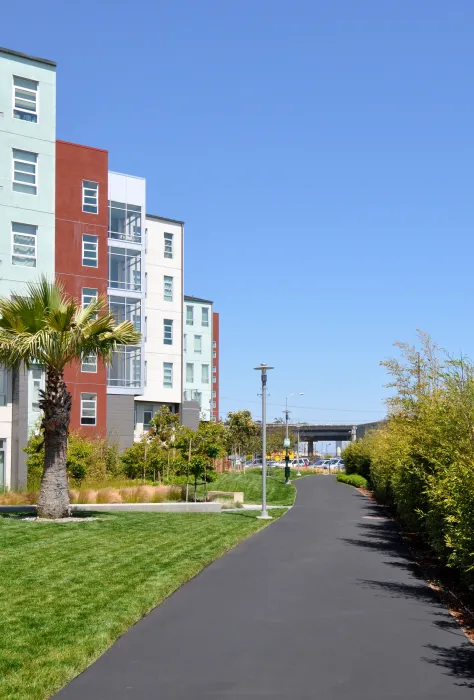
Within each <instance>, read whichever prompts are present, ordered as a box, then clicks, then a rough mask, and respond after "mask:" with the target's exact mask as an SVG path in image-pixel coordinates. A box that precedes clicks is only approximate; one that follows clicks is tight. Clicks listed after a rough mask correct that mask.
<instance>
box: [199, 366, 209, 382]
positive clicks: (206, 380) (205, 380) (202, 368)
mask: <svg viewBox="0 0 474 700" xmlns="http://www.w3.org/2000/svg"><path fill="white" fill-rule="evenodd" d="M204 369H206V370H207V377H206V379H205V378H204ZM209 378H210V372H209V363H207V362H204V363H203V364H202V365H201V384H210V381H209Z"/></svg>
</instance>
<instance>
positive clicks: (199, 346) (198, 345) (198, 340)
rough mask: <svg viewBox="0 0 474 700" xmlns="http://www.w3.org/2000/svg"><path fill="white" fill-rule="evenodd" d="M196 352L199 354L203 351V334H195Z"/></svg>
mask: <svg viewBox="0 0 474 700" xmlns="http://www.w3.org/2000/svg"><path fill="white" fill-rule="evenodd" d="M194 352H197V353H199V354H200V353H201V352H202V335H195V336H194Z"/></svg>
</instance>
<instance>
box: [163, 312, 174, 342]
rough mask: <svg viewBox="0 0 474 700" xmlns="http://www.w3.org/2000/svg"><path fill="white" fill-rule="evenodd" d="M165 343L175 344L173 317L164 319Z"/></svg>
mask: <svg viewBox="0 0 474 700" xmlns="http://www.w3.org/2000/svg"><path fill="white" fill-rule="evenodd" d="M163 345H173V319H172V318H164V319H163Z"/></svg>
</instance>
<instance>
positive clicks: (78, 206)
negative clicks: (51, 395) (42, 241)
mask: <svg viewBox="0 0 474 700" xmlns="http://www.w3.org/2000/svg"><path fill="white" fill-rule="evenodd" d="M84 180H87V181H90V182H92V183H97V185H98V212H97V213H96V214H95V213H90V212H87V211H83V181H84ZM84 235H89V236H97V244H98V246H97V266H96V267H88V266H84V265H83V236H84ZM107 236H108V152H107V151H103V150H100V149H98V148H91V147H89V146H80V145H78V144H75V143H67V142H66V141H57V142H56V246H55V248H56V252H55V258H56V259H55V265H56V277H57V278H58V279H59V280H61V281H62V282H63V284H64V286H65V288H66V291H67V292H68V293H69V294H71V295H72V296H74V297H75V298H76V299H77V300H78V301H79V302H81V301H82V290H83V289H84V288H89V289H97V290H98V294H99V296H104V297H107V280H108V249H107ZM65 379H66V382H67V385H68V389H69V391H70V392H71V394H72V411H71V429H73V430H77V429H80V430H81V432H83V433H84V434H85V435H87V436H89V437H92V436H96V435H100V436H105V434H106V424H107V415H106V406H107V374H106V368H105V366H104V364H103V363H99V364H98V366H97V372H96V373H90V372H82V371H81V365H80V364H79V363H76V364H75V365H74V366H70V367H68V368H67V369H66V372H65ZM81 393H92V394H97V421H96V425H95V426H92V425H87V426H85V425H81V416H80V413H81Z"/></svg>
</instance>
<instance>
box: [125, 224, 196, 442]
mask: <svg viewBox="0 0 474 700" xmlns="http://www.w3.org/2000/svg"><path fill="white" fill-rule="evenodd" d="M183 230H184V226H183V225H182V224H181V223H179V222H174V221H169V220H166V219H161V218H160V217H155V216H147V218H146V271H147V276H146V298H145V317H146V322H145V325H144V330H145V362H146V371H145V375H146V382H145V388H144V393H143V394H142V395H141V396H137V397H136V399H135V404H136V435H139V434H141V432H142V430H143V410H144V409H145V410H150V409H151V408H152V407H153V410H156V409H157V408H158V404H163V403H165V404H170V405H171V404H174V405H175V406H178V405H179V404H181V395H182V381H181V377H182V375H181V372H182V349H183V348H182V337H183V319H182V313H183V236H184V233H183ZM165 233H171V234H173V257H172V258H171V259H170V258H165V235H164V234H165ZM165 276H168V277H172V278H173V283H172V284H173V300H172V301H167V300H165V298H164V277H165ZM164 319H169V320H172V321H173V337H172V341H173V342H172V345H165V344H164V342H163V340H164V335H163V322H164ZM164 362H169V363H172V364H173V386H172V387H171V388H169V387H164V386H163V363H164Z"/></svg>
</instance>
